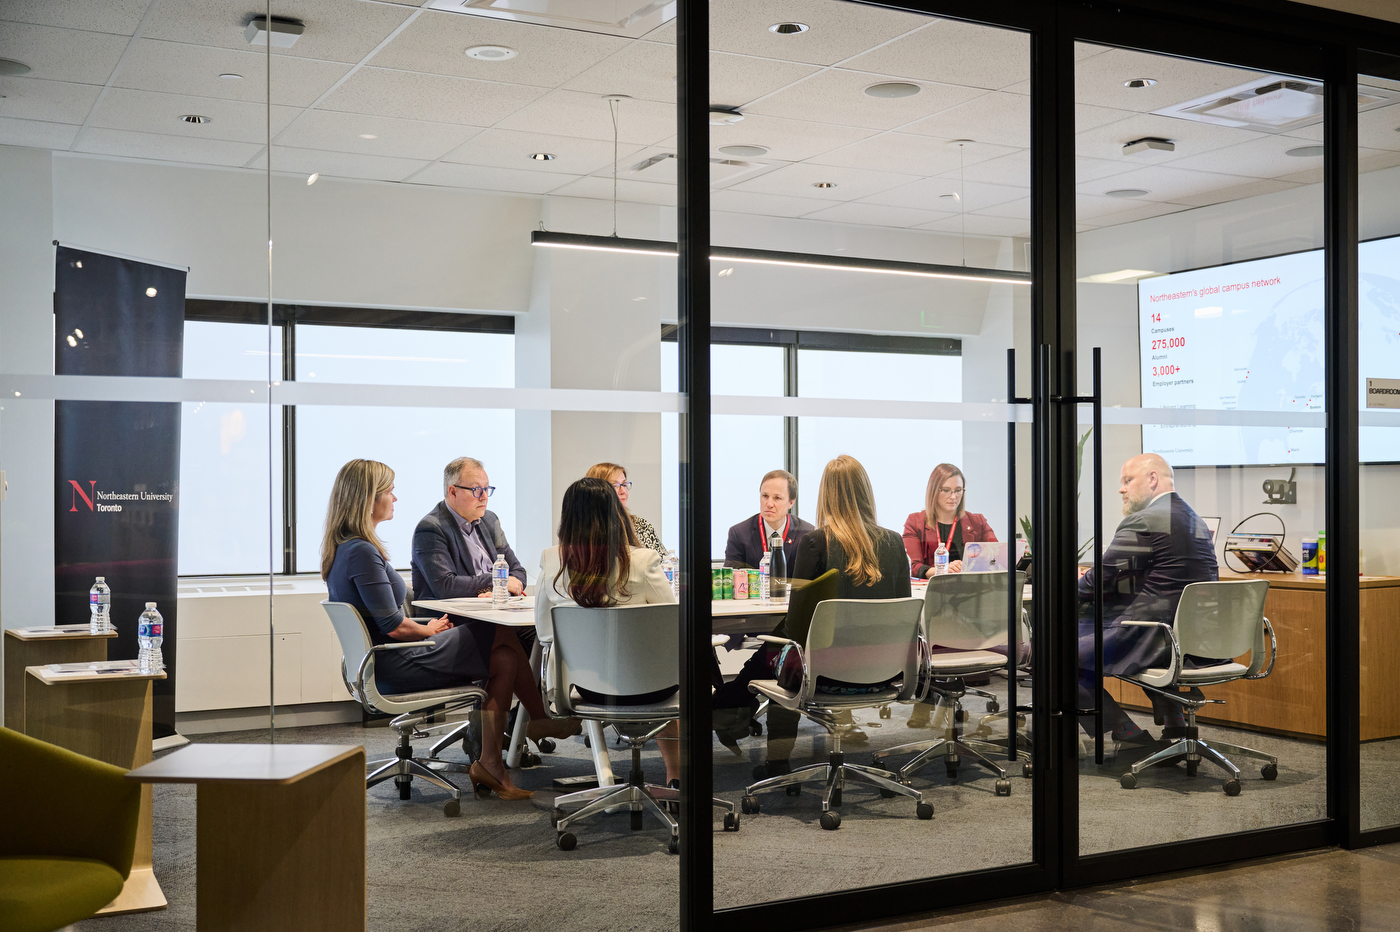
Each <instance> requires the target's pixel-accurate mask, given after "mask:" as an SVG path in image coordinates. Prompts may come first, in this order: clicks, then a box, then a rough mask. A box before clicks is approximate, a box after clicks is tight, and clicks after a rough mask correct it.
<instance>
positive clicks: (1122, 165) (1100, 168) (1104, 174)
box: [1074, 155, 1141, 183]
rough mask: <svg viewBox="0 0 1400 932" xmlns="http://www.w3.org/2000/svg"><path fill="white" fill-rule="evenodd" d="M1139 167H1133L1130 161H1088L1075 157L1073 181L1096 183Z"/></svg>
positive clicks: (1081, 157)
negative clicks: (1101, 179)
mask: <svg viewBox="0 0 1400 932" xmlns="http://www.w3.org/2000/svg"><path fill="white" fill-rule="evenodd" d="M1139 167H1141V166H1138V165H1133V164H1132V160H1131V159H1118V160H1116V161H1115V160H1113V159H1090V158H1085V157H1084V156H1082V155H1081V156H1077V157H1076V158H1075V160H1074V180H1075V182H1076V183H1083V182H1085V181H1097V180H1098V179H1100V178H1109V177H1112V176H1113V175H1121V174H1123V172H1127V171H1132V170H1133V169H1135V168H1139Z"/></svg>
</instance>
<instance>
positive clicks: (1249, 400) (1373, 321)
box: [1138, 237, 1400, 466]
mask: <svg viewBox="0 0 1400 932" xmlns="http://www.w3.org/2000/svg"><path fill="white" fill-rule="evenodd" d="M1360 259H1361V295H1360V299H1361V301H1360V311H1361V315H1360V317H1361V329H1360V332H1359V334H1358V336H1359V339H1360V360H1361V372H1360V376H1361V381H1360V383H1359V384H1358V386H1357V392H1358V397H1359V398H1360V399H1361V402H1360V403H1361V405H1362V408H1363V410H1364V408H1365V392H1364V387H1365V380H1366V379H1367V378H1392V379H1393V378H1400V237H1390V238H1387V239H1382V240H1374V241H1372V242H1369V243H1363V244H1361V255H1360ZM1324 305H1325V293H1324V288H1323V253H1322V250H1320V249H1318V250H1313V251H1311V252H1301V253H1293V254H1291V255H1286V256H1276V257H1273V258H1269V259H1255V260H1252V261H1249V262H1237V263H1234V264H1232V265H1222V266H1216V267H1213V268H1208V269H1197V270H1195V271H1191V272H1178V273H1175V274H1172V275H1164V276H1161V277H1158V278H1150V279H1145V280H1144V281H1142V282H1140V283H1139V284H1138V336H1139V339H1140V342H1141V347H1140V352H1139V359H1140V360H1141V371H1142V406H1143V407H1144V408H1198V409H1208V410H1216V411H1261V412H1262V411H1267V412H1272V413H1279V412H1287V413H1291V412H1297V413H1299V414H1308V413H1317V412H1321V411H1324V410H1325V407H1324V405H1325V398H1324V395H1323V374H1324V372H1325V369H1326V361H1325V357H1324V332H1323V309H1324ZM1300 420H1302V421H1305V420H1309V419H1306V418H1305V419H1300ZM1323 436H1324V431H1323V429H1322V428H1321V427H1312V426H1303V425H1302V424H1300V425H1298V426H1289V425H1287V424H1286V423H1284V424H1278V425H1275V426H1258V427H1255V426H1250V427H1235V426H1229V427H1222V426H1214V425H1209V426H1197V425H1166V424H1148V425H1144V426H1143V429H1142V447H1143V451H1144V452H1148V453H1160V454H1161V455H1162V456H1163V457H1165V458H1166V460H1167V461H1168V462H1169V463H1171V464H1172V465H1173V466H1236V465H1241V466H1243V465H1251V466H1252V465H1279V464H1302V463H1321V462H1323V460H1324V458H1325V456H1324V453H1323ZM1361 459H1362V461H1364V462H1397V461H1400V430H1395V429H1388V428H1384V427H1362V428H1361Z"/></svg>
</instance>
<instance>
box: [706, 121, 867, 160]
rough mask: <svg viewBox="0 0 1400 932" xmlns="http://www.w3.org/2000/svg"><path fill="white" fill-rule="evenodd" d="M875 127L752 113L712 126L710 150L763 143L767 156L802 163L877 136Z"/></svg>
mask: <svg viewBox="0 0 1400 932" xmlns="http://www.w3.org/2000/svg"><path fill="white" fill-rule="evenodd" d="M874 133H875V131H874V130H869V129H858V128H856V127H853V126H832V125H829V124H823V123H809V122H806V121H803V120H784V119H780V118H778V117H769V116H761V115H758V114H749V115H747V116H745V117H744V119H743V121H742V122H740V123H731V124H728V125H726V126H711V127H710V150H711V151H712V152H716V151H718V150H719V147H720V146H763V147H764V148H766V149H768V150H769V151H768V155H767V156H766V158H773V159H784V160H786V161H789V162H800V161H802V160H803V159H810V158H814V157H816V156H818V155H821V154H822V153H823V152H830V151H831V150H832V149H837V148H840V147H841V146H847V145H850V144H851V143H853V142H857V141H859V140H861V139H866V138H869V137H870V136H872V135H874Z"/></svg>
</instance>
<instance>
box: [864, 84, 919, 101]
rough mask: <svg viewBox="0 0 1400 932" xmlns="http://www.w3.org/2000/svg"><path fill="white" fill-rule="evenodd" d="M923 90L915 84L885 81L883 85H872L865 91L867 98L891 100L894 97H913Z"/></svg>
mask: <svg viewBox="0 0 1400 932" xmlns="http://www.w3.org/2000/svg"><path fill="white" fill-rule="evenodd" d="M921 90H923V88H921V87H919V85H917V84H909V83H907V82H905V81H886V82H885V83H883V84H872V85H870V86H869V87H867V88H866V89H865V93H866V95H867V96H869V97H882V98H886V99H891V98H895V97H913V96H914V95H915V94H917V93H919V91H921Z"/></svg>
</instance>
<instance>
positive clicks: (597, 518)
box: [535, 477, 680, 785]
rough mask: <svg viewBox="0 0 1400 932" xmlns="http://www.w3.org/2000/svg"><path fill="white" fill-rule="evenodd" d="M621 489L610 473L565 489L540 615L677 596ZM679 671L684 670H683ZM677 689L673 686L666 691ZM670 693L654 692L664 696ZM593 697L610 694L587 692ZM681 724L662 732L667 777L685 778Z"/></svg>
mask: <svg viewBox="0 0 1400 932" xmlns="http://www.w3.org/2000/svg"><path fill="white" fill-rule="evenodd" d="M631 530H632V525H631V522H630V521H629V519H628V516H627V513H626V511H624V510H623V507H622V503H621V502H620V501H618V496H617V493H616V492H615V491H614V488H613V486H612V485H611V484H609V482H608V481H607V480H606V479H598V478H591V477H590V478H584V479H580V480H578V481H577V482H575V483H574V484H573V485H571V486H569V487H568V489H566V490H565V491H564V502H563V505H562V506H561V508H560V514H559V546H557V547H550V548H549V549H548V550H546V551H545V552H544V553H543V554H541V555H540V576H539V582H538V583H537V584H536V589H535V617H536V619H542V618H543V617H544V616H547V615H548V613H549V611H550V610H551V609H552V608H554V607H555V606H557V605H580V606H583V607H584V608H601V607H604V606H611V605H636V604H638V603H657V602H675V601H676V597H675V595H674V594H673V593H672V592H671V584H670V583H669V582H668V581H667V579H666V576H665V574H664V573H662V571H661V556H660V554H658V553H657V552H656V551H655V550H650V549H647V548H645V547H639V546H637V544H636V537H635V534H633V533H629V532H630V531H631ZM678 675H679V674H678ZM674 691H675V690H674V689H673V690H668V691H667V693H666V695H669V694H670V693H673V692H674ZM666 695H661V696H648V697H645V699H646V700H647V701H651V702H659V701H661V700H662V699H665V698H666ZM584 698H585V699H588V700H590V701H600V700H602V701H606V698H607V697H598V696H589V695H585V696H584ZM679 737H680V730H679V728H678V727H677V725H676V723H675V722H672V723H671V724H670V725H667V726H666V729H665V730H664V731H662V732H661V733H660V734H659V735H657V739H658V740H657V745H658V747H659V748H660V750H661V759H662V760H663V761H665V763H666V779H667V781H668V782H671V783H672V784H673V785H678V784H677V783H676V781H678V780H679V779H680V747H679V745H678V744H677V743H676V742H677V740H678V739H679Z"/></svg>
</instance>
